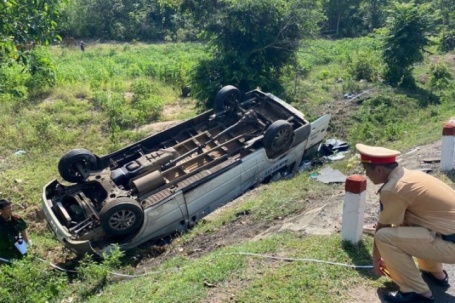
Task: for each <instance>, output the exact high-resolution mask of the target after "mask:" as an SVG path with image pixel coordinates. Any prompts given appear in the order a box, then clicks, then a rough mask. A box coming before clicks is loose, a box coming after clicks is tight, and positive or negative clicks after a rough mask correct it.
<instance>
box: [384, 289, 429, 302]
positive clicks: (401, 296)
mask: <svg viewBox="0 0 455 303" xmlns="http://www.w3.org/2000/svg"><path fill="white" fill-rule="evenodd" d="M384 299H385V300H386V301H387V302H389V303H434V298H433V297H431V298H427V297H424V296H422V295H420V294H418V293H416V292H401V291H398V292H397V293H396V294H392V293H388V294H386V295H384Z"/></svg>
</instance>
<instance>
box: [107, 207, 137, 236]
mask: <svg viewBox="0 0 455 303" xmlns="http://www.w3.org/2000/svg"><path fill="white" fill-rule="evenodd" d="M134 222H136V215H135V214H134V212H132V211H130V210H121V211H118V212H116V213H114V214H113V215H112V216H111V217H110V218H109V226H110V227H111V228H112V229H115V230H119V231H120V230H126V229H128V228H130V227H131V226H133V225H134Z"/></svg>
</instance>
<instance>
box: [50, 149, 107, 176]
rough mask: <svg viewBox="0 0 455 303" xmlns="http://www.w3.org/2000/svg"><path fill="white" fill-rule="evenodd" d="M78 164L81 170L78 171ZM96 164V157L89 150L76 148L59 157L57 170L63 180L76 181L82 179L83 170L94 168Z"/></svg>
mask: <svg viewBox="0 0 455 303" xmlns="http://www.w3.org/2000/svg"><path fill="white" fill-rule="evenodd" d="M78 165H80V166H81V167H80V168H82V170H83V171H80V168H78ZM97 166H98V161H97V158H96V156H95V155H94V154H93V153H92V152H91V151H89V150H86V149H83V148H78V149H72V150H70V151H69V152H67V153H66V154H65V155H63V157H62V158H60V161H59V162H58V172H59V173H60V176H61V177H62V178H63V179H64V180H66V181H68V182H72V183H77V182H80V181H82V180H83V179H84V175H85V174H84V172H85V173H87V171H91V170H95V169H96V167H97Z"/></svg>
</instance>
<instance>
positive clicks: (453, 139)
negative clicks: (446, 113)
mask: <svg viewBox="0 0 455 303" xmlns="http://www.w3.org/2000/svg"><path fill="white" fill-rule="evenodd" d="M454 167H455V120H450V121H449V122H447V123H446V124H444V128H443V130H442V146H441V167H440V169H441V171H451V170H452V169H454Z"/></svg>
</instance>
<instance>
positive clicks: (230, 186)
mask: <svg viewBox="0 0 455 303" xmlns="http://www.w3.org/2000/svg"><path fill="white" fill-rule="evenodd" d="M242 169H243V165H236V166H234V167H233V168H232V169H230V170H228V171H226V172H225V173H223V174H221V175H219V176H217V177H216V178H213V179H211V180H210V181H208V182H206V183H204V184H201V185H200V186H198V187H196V188H194V189H192V190H190V191H188V192H186V193H185V200H186V205H187V207H188V217H189V224H190V225H193V224H194V223H195V222H196V221H198V220H199V219H200V218H202V217H204V216H205V215H207V214H209V213H211V212H212V211H214V210H215V209H217V208H218V207H220V206H222V205H224V204H226V203H227V202H228V201H230V200H232V199H234V198H236V197H237V196H239V195H240V194H241V193H242V192H241V187H240V181H241V178H240V176H241V174H242Z"/></svg>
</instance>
